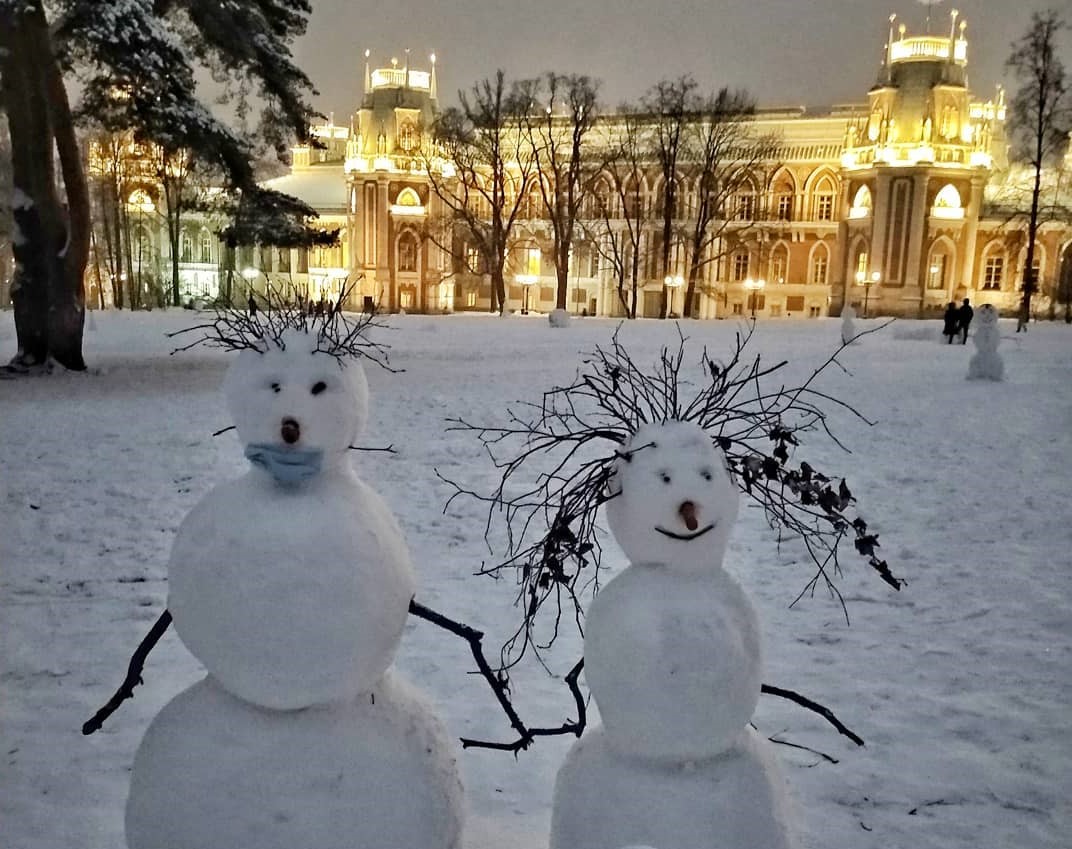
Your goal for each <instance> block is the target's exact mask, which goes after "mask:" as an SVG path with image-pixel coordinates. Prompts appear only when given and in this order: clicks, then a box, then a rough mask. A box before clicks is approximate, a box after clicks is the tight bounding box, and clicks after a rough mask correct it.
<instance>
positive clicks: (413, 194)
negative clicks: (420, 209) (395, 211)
mask: <svg viewBox="0 0 1072 849" xmlns="http://www.w3.org/2000/svg"><path fill="white" fill-rule="evenodd" d="M395 204H396V205H397V206H420V205H421V196H420V195H419V194H417V191H416V190H415V189H414V188H413V187H412V186H406V187H405V188H404V189H403V190H402V191H400V192H399V193H398V198H397V200H396V201H395Z"/></svg>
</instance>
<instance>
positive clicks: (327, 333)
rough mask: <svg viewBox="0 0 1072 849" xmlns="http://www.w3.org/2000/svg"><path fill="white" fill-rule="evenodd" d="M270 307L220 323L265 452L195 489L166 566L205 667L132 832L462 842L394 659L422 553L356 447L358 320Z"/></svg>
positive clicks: (423, 848)
mask: <svg viewBox="0 0 1072 849" xmlns="http://www.w3.org/2000/svg"><path fill="white" fill-rule="evenodd" d="M265 320H266V321H268V322H269V324H268V326H267V327H266V326H265V325H263V324H260V323H259V322H258V323H255V324H256V326H255V327H254V326H252V325H249V324H247V325H245V330H244V331H243V330H239V331H237V332H236V333H235V335H234V336H233V337H229V338H225V339H224V341H229V342H230V343H231V344H230V345H228V347H236V348H241V349H242V350H241V351H240V353H239V355H238V357H237V358H236V359H235V361H234V363H233V364H232V366H231V368H230V370H229V371H228V374H227V377H226V380H225V385H224V394H225V396H226V399H227V403H228V406H229V408H230V412H231V415H232V417H233V420H234V424H235V428H236V430H237V433H238V436H239V439H240V441H241V443H242V445H243V447H244V451H245V456H246V457H247V458H248V459H249V461H250V463H251V467H250V468H249V469H248V470H247V472H246V473H245V474H244V475H242V476H241V477H239V478H237V479H235V480H231V481H227V482H224V483H222V484H220V485H218V486H217V487H215V488H214V489H213V490H211V491H210V492H209V493H208V494H207V495H206V496H205V497H204V498H203V499H202V500H201V501H200V502H199V503H198V504H197V505H195V506H194V508H193V510H191V512H190V513H189V515H187V517H186V518H185V519H184V520H183V522H182V524H181V526H180V528H179V531H178V533H177V535H176V538H175V542H174V546H173V549H172V553H171V559H170V562H169V567H168V580H169V594H168V609H169V610H170V612H171V614H172V616H173V618H174V624H175V628H176V630H177V632H178V634H179V636H180V638H181V639H182V641H183V643H184V644H185V645H186V647H187V648H188V649H189V650H190V651H191V652H192V653H193V654H194V655H195V656H196V657H197V658H198V660H200V661H201V663H202V664H203V665H204V666H205V669H206V671H207V673H208V674H207V676H206V677H205V678H204V679H202V680H201V681H199V682H197V683H195V684H193V685H192V686H191V687H189V688H188V689H186V690H185V691H183V692H181V693H179V694H178V695H177V696H176V697H175V698H174V699H173V700H172V701H171V702H170V703H169V704H167V705H166V706H165V707H164V708H163V709H162V710H161V711H160V713H159V714H158V715H157V716H156V718H155V719H154V720H153V722H152V723H151V725H150V726H149V729H148V731H147V732H146V734H145V737H144V738H143V740H142V742H141V745H140V746H139V748H138V751H137V754H136V756H135V759H134V766H133V770H132V775H131V784H130V796H129V799H128V802H127V808H126V837H127V844H128V846H129V847H130V849H165V847H166V849H210V847H221V848H222V847H227V849H296V847H302V849H342V847H362V849H401V847H406V849H459V847H460V846H461V840H462V838H461V829H462V820H463V805H462V789H461V783H460V780H459V775H458V769H457V764H456V757H455V747H454V744H453V741H452V740H451V739H450V737H449V736H448V735H447V733H446V731H445V729H444V728H443V726H442V724H441V723H440V722H439V720H438V718H437V717H436V715H435V713H434V711H433V709H432V708H431V707H430V706H429V704H428V703H427V700H426V699H425V698H424V697H423V696H422V695H421V694H420V693H419V692H418V691H417V690H416V688H414V687H413V686H411V685H410V684H408V683H407V682H406V681H404V680H403V679H402V677H401V676H400V675H398V674H397V673H395V672H394V671H393V670H392V669H391V666H392V661H393V659H394V655H395V652H396V650H397V648H398V643H399V640H400V638H401V636H402V631H403V628H404V627H405V624H406V620H407V616H408V609H409V604H410V600H411V599H412V597H413V592H414V583H415V580H414V575H413V569H412V566H411V564H410V558H409V553H408V551H407V548H406V544H405V541H404V539H403V537H402V533H401V530H400V529H399V527H398V523H397V522H396V521H395V519H394V517H393V516H392V514H391V512H390V510H389V509H388V507H387V505H386V504H385V503H384V502H383V500H382V499H381V498H380V497H379V496H378V495H377V494H376V493H375V492H374V491H373V490H372V489H371V488H370V487H369V486H368V485H367V484H365V483H364V482H363V481H362V480H361V479H360V478H359V477H358V476H357V474H356V473H355V471H354V469H353V468H352V465H351V461H350V456H349V448H350V446H351V445H353V444H354V442H355V441H356V440H357V439H358V437H359V434H360V433H361V431H362V430H363V428H364V425H365V422H366V419H367V417H368V384H367V382H366V379H365V374H364V371H363V369H362V368H361V365H360V363H359V362H358V361H357V359H356V356H357V354H358V353H359V348H355V344H356V343H355V341H354V340H355V339H359V338H360V335H359V334H358V333H357V331H355V330H354V329H353V328H350V327H348V326H340V325H341V324H342V323H343V320H342V319H341V318H340V317H338V316H335V317H333V318H332V319H328V320H327V321H325V322H323V323H322V324H320V325H319V327H317V326H316V325H313V326H310V324H311V322H307V320H306V319H305V318H304V317H301V316H300V314H298V313H293V314H286V313H285V314H283V317H282V318H278V317H277V318H272V317H269V318H268V319H265ZM273 321H274V322H275V323H274V324H271V322H273ZM224 335H225V337H226V330H225V331H224Z"/></svg>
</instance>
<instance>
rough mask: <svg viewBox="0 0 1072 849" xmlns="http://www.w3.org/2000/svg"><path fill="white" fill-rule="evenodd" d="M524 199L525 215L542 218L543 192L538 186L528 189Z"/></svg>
mask: <svg viewBox="0 0 1072 849" xmlns="http://www.w3.org/2000/svg"><path fill="white" fill-rule="evenodd" d="M526 200H527V203H526V206H525V217H526V218H531V219H535V218H543V217H544V216H543V193H542V192H541V191H540V187H539V186H532V187H531V188H530V189H529V193H528V195H527V197H526Z"/></svg>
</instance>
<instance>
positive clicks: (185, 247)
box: [179, 233, 194, 262]
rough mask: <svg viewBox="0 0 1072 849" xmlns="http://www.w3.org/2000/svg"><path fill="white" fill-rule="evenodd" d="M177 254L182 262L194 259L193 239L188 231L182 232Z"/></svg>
mask: <svg viewBox="0 0 1072 849" xmlns="http://www.w3.org/2000/svg"><path fill="white" fill-rule="evenodd" d="M179 256H180V260H181V261H182V262H193V261H194V240H193V239H191V238H190V234H189V233H183V234H182V251H181V252H180V254H179Z"/></svg>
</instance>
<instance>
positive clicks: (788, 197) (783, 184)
mask: <svg viewBox="0 0 1072 849" xmlns="http://www.w3.org/2000/svg"><path fill="white" fill-rule="evenodd" d="M795 197H796V187H795V186H794V185H793V180H792V178H791V177H790V176H789V174H788V173H785V172H783V173H782V174H780V175H778V177H777V179H775V181H774V184H773V186H772V187H771V210H772V211H773V212H774V218H775V219H776V220H778V221H792V220H793V206H794V200H795Z"/></svg>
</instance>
